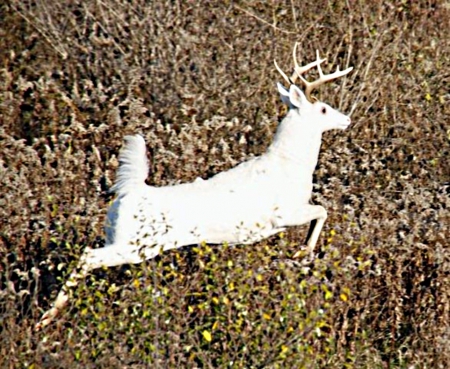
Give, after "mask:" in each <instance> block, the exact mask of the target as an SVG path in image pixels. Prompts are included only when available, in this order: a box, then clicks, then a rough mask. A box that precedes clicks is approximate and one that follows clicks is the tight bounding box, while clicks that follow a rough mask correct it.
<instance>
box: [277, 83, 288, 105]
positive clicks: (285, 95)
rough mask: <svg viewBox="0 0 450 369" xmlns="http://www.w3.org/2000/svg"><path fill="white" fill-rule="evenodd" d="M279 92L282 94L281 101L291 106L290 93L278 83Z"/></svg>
mask: <svg viewBox="0 0 450 369" xmlns="http://www.w3.org/2000/svg"><path fill="white" fill-rule="evenodd" d="M277 87H278V92H279V93H280V98H281V101H282V102H283V103H284V104H286V105H288V106H289V105H291V103H290V99H289V91H288V90H287V89H286V87H284V86H283V85H282V84H281V83H277Z"/></svg>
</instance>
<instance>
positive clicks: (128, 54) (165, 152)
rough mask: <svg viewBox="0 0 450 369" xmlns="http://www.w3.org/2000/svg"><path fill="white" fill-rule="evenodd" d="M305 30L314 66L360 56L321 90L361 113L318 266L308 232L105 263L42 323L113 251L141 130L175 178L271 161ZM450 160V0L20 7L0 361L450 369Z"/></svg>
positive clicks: (14, 29)
mask: <svg viewBox="0 0 450 369" xmlns="http://www.w3.org/2000/svg"><path fill="white" fill-rule="evenodd" d="M295 42H299V43H300V46H299V50H298V60H299V62H300V63H307V62H310V61H312V60H313V59H314V58H315V50H316V49H318V50H319V51H320V52H321V55H322V56H325V57H327V63H326V64H324V65H323V69H324V71H325V72H331V71H332V70H334V69H335V68H336V66H337V65H340V66H341V67H342V68H345V67H348V66H353V67H354V70H353V72H352V73H350V74H349V75H348V77H347V78H343V79H341V80H339V81H336V82H333V83H330V84H328V85H326V86H323V87H322V88H321V89H320V90H319V91H318V92H316V94H315V96H316V97H317V98H319V99H320V100H322V101H325V102H327V103H329V104H330V105H332V106H333V107H335V108H338V109H339V110H340V111H342V112H344V113H346V114H351V118H352V124H351V126H350V127H349V128H348V129H347V130H346V131H330V132H327V133H325V134H324V137H323V144H322V151H321V155H320V160H319V163H318V165H317V169H316V172H315V176H314V183H315V184H314V194H313V202H314V203H316V204H320V205H323V206H324V207H325V208H326V209H327V211H328V216H329V217H328V220H327V222H326V223H325V226H324V229H323V232H322V234H321V237H320V239H319V243H318V245H317V252H318V257H317V258H316V260H315V262H314V264H313V265H312V266H311V268H310V269H309V270H306V269H305V268H301V267H299V266H298V265H297V264H296V263H293V262H291V258H292V256H293V255H294V254H295V252H296V251H297V250H298V247H299V246H300V245H301V244H303V241H304V237H305V234H306V231H307V226H302V227H295V228H292V229H289V231H288V232H286V233H284V234H281V235H277V236H274V237H272V238H270V239H268V240H266V241H264V242H261V243H259V244H255V245H251V246H237V247H227V246H226V245H225V246H214V247H210V246H205V245H199V246H197V247H185V248H182V249H179V250H176V251H171V252H166V253H164V254H162V255H160V256H159V257H158V258H156V259H154V260H150V261H148V262H145V263H142V264H139V265H134V266H129V265H127V266H123V267H120V268H119V267H117V268H111V269H108V270H106V269H105V270H98V271H95V272H93V273H91V274H90V275H89V278H88V280H87V281H86V283H82V284H80V286H78V287H77V288H76V289H75V290H74V292H73V295H72V297H71V300H70V304H69V307H68V308H67V309H66V310H65V311H64V313H63V314H61V316H60V317H59V319H58V320H57V321H55V322H54V323H53V324H51V325H49V326H48V327H46V328H45V329H44V330H42V331H41V332H35V331H34V325H35V324H36V323H37V322H38V320H39V318H40V316H41V315H42V313H43V312H44V311H45V310H46V309H47V308H48V307H49V306H50V304H51V302H52V301H53V299H54V298H55V296H56V294H57V292H58V290H59V288H60V287H61V285H62V282H63V280H64V278H65V277H66V276H67V274H68V273H70V271H71V270H72V268H73V266H74V265H75V264H76V263H77V261H78V259H79V257H80V255H81V254H82V251H83V250H84V248H85V247H86V246H90V247H101V246H102V245H103V243H104V231H103V222H104V219H105V214H106V209H107V207H108V204H109V202H110V201H111V200H112V195H111V194H109V192H108V189H109V188H110V186H111V184H112V183H113V181H114V178H115V170H116V169H117V165H118V160H117V155H118V153H119V150H120V147H121V145H122V142H123V137H124V135H126V134H131V133H141V134H142V135H143V136H144V137H145V140H146V143H147V148H148V151H149V159H150V170H149V177H148V179H147V182H148V184H151V185H155V186H161V185H167V184H174V183H181V182H187V181H191V180H193V179H195V178H196V177H198V176H200V177H202V178H208V177H210V176H212V175H214V174H215V173H218V172H220V171H222V170H225V169H229V168H231V167H232V166H234V165H236V164H237V163H239V162H242V161H243V160H245V159H247V158H249V157H252V156H254V155H259V154H260V153H262V152H264V151H265V150H266V148H267V147H268V145H269V144H270V142H271V140H272V137H273V134H274V132H275V129H276V126H277V124H278V122H279V121H280V120H281V119H282V118H283V116H284V115H285V113H286V108H285V107H284V106H283V104H282V103H281V102H280V100H279V95H278V91H277V89H276V82H278V81H280V80H281V77H280V75H279V74H278V73H277V71H276V70H275V68H274V64H273V60H274V59H276V60H277V62H278V64H279V65H280V66H281V67H282V68H283V69H284V70H286V71H289V70H291V68H292V47H293V45H294V43H295ZM308 77H309V78H314V77H316V75H315V73H314V72H312V73H310V74H309V76H308ZM449 158H450V2H449V1H448V0H438V1H395V0H393V1H380V0H376V1H369V0H359V1H356V0H355V1H353V0H347V1H325V0H317V1H314V2H307V1H301V0H292V1H271V2H266V1H244V0H237V1H209V2H206V1H198V2H197V1H168V0H166V1H164V0H160V1H150V2H146V1H141V0H131V1H127V2H124V1H119V0H103V1H96V0H85V1H79V0H75V1H73V0H71V1H69V0H62V1H58V2H54V1H49V0H36V1H34V2H25V1H20V0H8V1H6V2H5V3H4V4H3V5H0V367H1V368H358V369H359V368H370V369H373V368H417V369H418V368H448V367H450V245H449V242H448V239H449V237H450V213H449V212H450V159H449ZM187 214H188V209H187ZM275 260H278V262H276V263H274V261H275Z"/></svg>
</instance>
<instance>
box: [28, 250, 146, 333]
mask: <svg viewBox="0 0 450 369" xmlns="http://www.w3.org/2000/svg"><path fill="white" fill-rule="evenodd" d="M141 261H142V257H141V255H139V252H137V250H136V249H135V248H132V247H125V248H124V247H118V246H115V245H111V246H106V247H102V248H99V249H91V248H86V249H85V250H84V253H83V255H82V256H81V258H80V261H79V263H78V265H77V267H76V268H75V270H74V271H73V272H72V273H71V274H70V276H69V278H68V279H67V281H66V282H65V283H64V285H63V287H62V288H61V291H60V292H59V293H58V296H57V297H56V299H55V301H54V303H53V304H52V307H51V308H50V309H49V310H47V312H45V314H44V315H43V316H42V317H41V319H40V321H39V323H37V324H36V327H35V328H36V330H40V329H42V328H43V327H45V326H47V325H49V324H50V323H51V322H52V321H53V320H54V319H55V318H56V316H57V315H58V314H59V313H60V312H61V310H63V309H64V307H65V306H66V305H67V303H68V301H69V296H70V294H71V292H72V290H73V289H74V288H75V287H76V286H78V284H79V283H80V281H81V280H84V279H85V278H86V276H87V274H88V273H89V271H91V270H93V269H96V268H100V267H103V266H105V267H111V266H116V265H122V264H136V263H139V262H141Z"/></svg>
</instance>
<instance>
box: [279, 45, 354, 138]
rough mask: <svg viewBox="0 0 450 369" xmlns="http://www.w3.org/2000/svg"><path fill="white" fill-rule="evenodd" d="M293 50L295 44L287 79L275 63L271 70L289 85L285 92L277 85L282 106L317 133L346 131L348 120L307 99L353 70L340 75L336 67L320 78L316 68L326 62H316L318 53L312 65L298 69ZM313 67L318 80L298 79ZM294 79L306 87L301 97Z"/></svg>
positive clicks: (336, 112) (332, 110) (313, 100)
mask: <svg viewBox="0 0 450 369" xmlns="http://www.w3.org/2000/svg"><path fill="white" fill-rule="evenodd" d="M297 47H298V43H295V46H294V51H293V59H294V66H295V67H294V72H293V73H292V75H291V77H288V76H287V75H286V74H285V73H284V72H283V71H282V70H281V69H280V67H279V66H278V64H277V62H276V61H275V67H276V68H277V70H278V72H280V74H281V75H282V76H283V78H284V79H285V80H286V81H287V83H288V84H289V89H287V88H285V87H284V86H283V85H282V84H280V83H278V84H277V86H278V91H279V92H280V96H281V100H282V101H283V102H284V103H285V104H286V105H288V106H289V108H290V109H294V110H296V111H297V112H298V114H299V115H300V116H301V117H302V118H308V119H309V123H310V124H311V125H313V127H310V128H311V129H314V130H319V131H321V132H324V131H327V130H330V129H346V128H347V127H348V126H349V124H350V118H349V117H348V116H346V115H344V114H342V113H340V112H338V111H337V110H335V109H333V108H332V107H331V106H329V105H328V104H325V103H323V102H320V101H317V99H315V98H314V97H312V96H311V92H312V91H313V90H314V89H317V88H318V87H319V86H320V85H322V84H324V83H325V82H328V81H331V80H333V79H336V78H339V77H342V76H345V75H346V74H348V73H349V72H350V71H351V70H352V69H353V67H350V68H347V69H345V70H343V71H340V70H339V67H337V70H336V71H335V72H334V73H331V74H324V73H323V71H322V68H321V67H320V64H321V63H323V62H324V61H325V60H326V59H321V58H320V56H319V51H316V60H315V61H313V62H311V63H309V64H307V65H305V66H302V67H301V66H299V65H298V62H297V59H296V52H297ZM313 67H317V69H318V72H319V78H318V79H317V80H315V81H313V82H309V81H307V80H306V79H305V78H303V76H302V75H303V74H304V73H306V72H307V71H309V70H310V69H312V68H313ZM297 78H299V79H300V80H301V81H302V82H303V84H304V85H305V86H306V88H305V93H303V92H302V91H301V90H300V89H299V88H298V87H297V86H296V85H295V81H296V80H297Z"/></svg>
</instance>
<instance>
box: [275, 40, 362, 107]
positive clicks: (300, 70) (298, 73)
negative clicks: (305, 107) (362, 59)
mask: <svg viewBox="0 0 450 369" xmlns="http://www.w3.org/2000/svg"><path fill="white" fill-rule="evenodd" d="M297 46H298V42H296V43H295V45H294V51H293V53H292V56H293V59H294V65H295V68H294V72H293V73H292V76H291V77H290V78H289V77H288V76H287V75H286V74H285V73H284V72H283V71H282V70H281V68H280V67H279V66H278V64H277V62H276V61H275V60H274V63H275V67H276V68H277V70H278V72H280V74H281V75H282V76H283V78H284V79H285V80H286V82H287V83H289V84H290V85H291V84H295V81H296V80H297V77H298V78H300V79H301V81H302V82H303V83H304V84H305V86H306V89H305V95H306V98H307V99H308V100H309V101H312V100H311V92H312V91H313V90H314V89H316V88H317V87H319V86H320V85H322V84H324V83H325V82H328V81H331V80H333V79H336V78H339V77H342V76H345V75H346V74H347V73H350V72H351V71H352V69H353V67H349V68H347V69H345V70H343V71H340V70H339V66H338V67H337V69H336V72H334V73H331V74H323V72H322V68H321V67H320V64H322V63H323V62H324V61H325V60H326V59H320V56H319V50H316V61H313V62H311V63H309V64H307V65H305V66H303V67H300V66H299V65H298V62H297V58H296V54H297ZM313 67H317V70H318V71H319V78H318V79H317V80H315V81H313V82H308V81H307V80H306V79H304V78H303V77H302V74H304V73H306V72H307V71H309V70H310V69H311V68H313Z"/></svg>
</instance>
